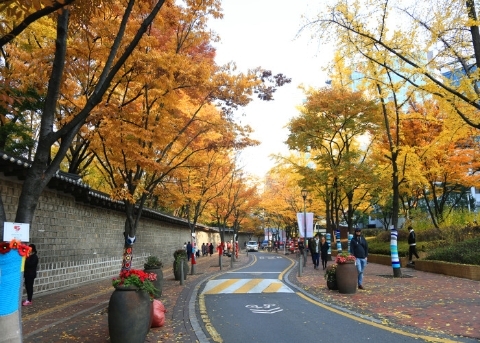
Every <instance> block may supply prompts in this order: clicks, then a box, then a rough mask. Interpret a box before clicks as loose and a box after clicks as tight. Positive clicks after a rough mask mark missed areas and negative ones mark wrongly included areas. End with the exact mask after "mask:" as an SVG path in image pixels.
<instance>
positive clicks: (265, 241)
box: [262, 239, 268, 249]
mask: <svg viewBox="0 0 480 343" xmlns="http://www.w3.org/2000/svg"><path fill="white" fill-rule="evenodd" d="M265 248H268V239H266V240H264V241H263V242H262V249H265Z"/></svg>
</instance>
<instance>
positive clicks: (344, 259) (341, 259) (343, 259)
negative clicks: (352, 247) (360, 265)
mask: <svg viewBox="0 0 480 343" xmlns="http://www.w3.org/2000/svg"><path fill="white" fill-rule="evenodd" d="M355 260H356V258H355V256H353V255H349V254H346V253H342V254H341V255H337V257H336V258H335V263H337V264H344V263H351V262H355Z"/></svg>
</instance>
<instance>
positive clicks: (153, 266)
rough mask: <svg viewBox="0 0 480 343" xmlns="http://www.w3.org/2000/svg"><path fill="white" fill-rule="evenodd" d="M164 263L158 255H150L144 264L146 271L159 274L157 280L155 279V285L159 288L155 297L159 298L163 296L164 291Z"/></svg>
mask: <svg viewBox="0 0 480 343" xmlns="http://www.w3.org/2000/svg"><path fill="white" fill-rule="evenodd" d="M162 267H163V263H162V261H160V259H159V258H158V257H157V256H153V255H150V256H148V257H147V258H146V259H145V263H144V264H143V270H144V271H145V272H146V273H153V274H155V275H156V276H157V278H156V280H155V281H153V285H154V286H155V288H156V289H157V294H156V295H155V299H158V298H160V297H161V296H162V291H163V271H162Z"/></svg>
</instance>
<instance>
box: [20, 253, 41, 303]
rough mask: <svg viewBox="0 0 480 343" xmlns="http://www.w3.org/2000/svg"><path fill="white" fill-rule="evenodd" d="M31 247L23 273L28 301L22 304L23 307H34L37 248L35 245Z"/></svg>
mask: <svg viewBox="0 0 480 343" xmlns="http://www.w3.org/2000/svg"><path fill="white" fill-rule="evenodd" d="M29 247H30V248H31V249H32V250H31V251H30V255H29V256H28V257H27V258H26V260H25V269H24V272H23V277H24V279H25V290H26V291H27V300H25V301H24V302H23V303H22V306H30V305H32V298H33V283H34V282H35V278H36V277H37V267H38V255H37V248H36V247H35V244H30V245H29Z"/></svg>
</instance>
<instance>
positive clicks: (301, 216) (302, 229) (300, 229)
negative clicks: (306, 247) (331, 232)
mask: <svg viewBox="0 0 480 343" xmlns="http://www.w3.org/2000/svg"><path fill="white" fill-rule="evenodd" d="M304 217H305V214H304V213H303V212H299V213H297V222H298V233H299V237H302V238H303V236H304V232H305V224H304V221H303V219H304ZM306 217H307V238H308V237H313V212H307V214H306Z"/></svg>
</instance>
